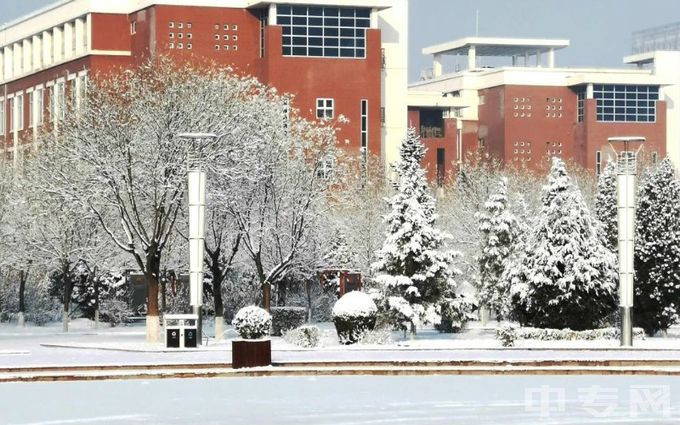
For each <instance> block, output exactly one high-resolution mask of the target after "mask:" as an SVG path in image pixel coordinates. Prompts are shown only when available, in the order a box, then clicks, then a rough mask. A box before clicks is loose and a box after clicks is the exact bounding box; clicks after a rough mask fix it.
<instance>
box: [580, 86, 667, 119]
mask: <svg viewBox="0 0 680 425" xmlns="http://www.w3.org/2000/svg"><path fill="white" fill-rule="evenodd" d="M593 98H595V100H596V104H597V111H596V113H597V120H598V121H617V122H655V121H656V101H657V100H658V99H659V87H658V86H650V85H622V84H594V85H593Z"/></svg>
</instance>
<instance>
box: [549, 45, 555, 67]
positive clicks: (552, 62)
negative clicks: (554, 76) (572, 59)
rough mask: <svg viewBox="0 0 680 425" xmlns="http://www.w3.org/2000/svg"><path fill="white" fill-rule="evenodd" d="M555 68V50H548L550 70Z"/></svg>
mask: <svg viewBox="0 0 680 425" xmlns="http://www.w3.org/2000/svg"><path fill="white" fill-rule="evenodd" d="M554 67H555V49H550V50H548V68H554Z"/></svg>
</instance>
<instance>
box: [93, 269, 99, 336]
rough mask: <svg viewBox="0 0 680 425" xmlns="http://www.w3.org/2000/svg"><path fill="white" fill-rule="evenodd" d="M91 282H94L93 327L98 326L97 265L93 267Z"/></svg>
mask: <svg viewBox="0 0 680 425" xmlns="http://www.w3.org/2000/svg"><path fill="white" fill-rule="evenodd" d="M92 274H93V276H94V277H93V278H92V283H93V284H94V328H95V329H97V328H98V327H99V277H98V276H97V267H95V268H94V272H93V273H92Z"/></svg>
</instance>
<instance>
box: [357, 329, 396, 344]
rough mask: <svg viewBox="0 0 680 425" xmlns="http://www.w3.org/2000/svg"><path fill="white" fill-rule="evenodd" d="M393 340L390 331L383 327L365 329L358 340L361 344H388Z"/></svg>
mask: <svg viewBox="0 0 680 425" xmlns="http://www.w3.org/2000/svg"><path fill="white" fill-rule="evenodd" d="M393 342H394V340H393V339H392V331H390V330H389V329H385V328H381V329H373V330H371V331H366V332H364V334H363V335H362V336H361V339H360V340H359V344H361V345H388V344H391V343H393Z"/></svg>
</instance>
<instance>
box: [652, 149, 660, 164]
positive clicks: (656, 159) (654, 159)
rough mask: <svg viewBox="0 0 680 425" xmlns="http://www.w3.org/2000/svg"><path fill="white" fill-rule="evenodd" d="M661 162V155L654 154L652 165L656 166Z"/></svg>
mask: <svg viewBox="0 0 680 425" xmlns="http://www.w3.org/2000/svg"><path fill="white" fill-rule="evenodd" d="M657 162H659V153H658V152H652V165H656V164H657Z"/></svg>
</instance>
